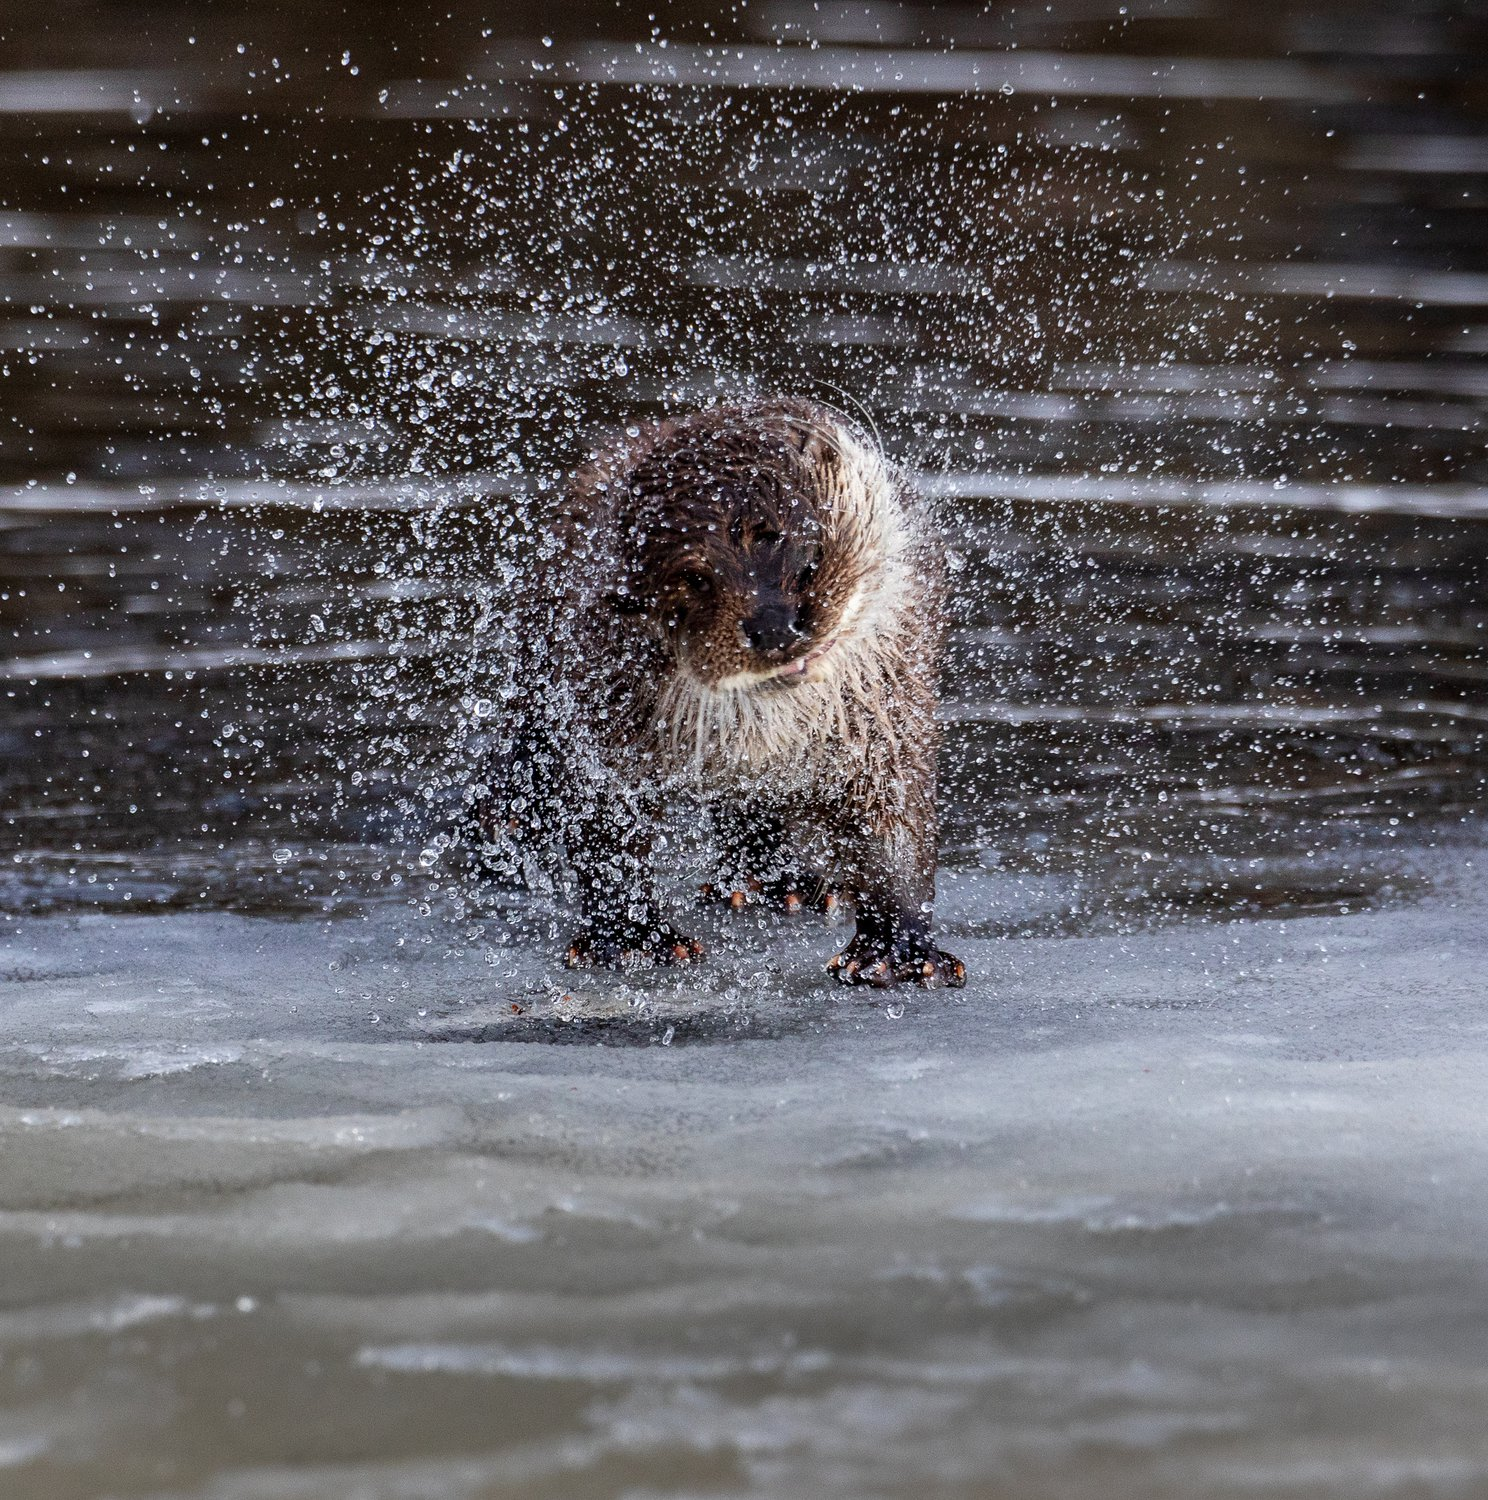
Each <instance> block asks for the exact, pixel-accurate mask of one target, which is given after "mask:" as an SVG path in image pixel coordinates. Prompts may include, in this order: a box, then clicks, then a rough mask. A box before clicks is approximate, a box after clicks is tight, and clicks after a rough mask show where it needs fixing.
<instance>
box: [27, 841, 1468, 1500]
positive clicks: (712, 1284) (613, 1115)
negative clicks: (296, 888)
mask: <svg viewBox="0 0 1488 1500" xmlns="http://www.w3.org/2000/svg"><path fill="white" fill-rule="evenodd" d="M1424 858H1425V864H1426V868H1427V869H1428V871H1430V872H1431V873H1432V874H1433V877H1434V883H1435V884H1434V890H1433V891H1432V892H1431V893H1430V894H1427V895H1425V896H1423V897H1421V898H1420V899H1418V900H1416V901H1414V902H1413V903H1412V904H1409V905H1399V906H1395V907H1391V908H1386V909H1379V910H1372V911H1368V912H1364V913H1361V914H1358V915H1352V916H1328V917H1305V918H1296V919H1292V920H1287V921H1248V922H1231V923H1227V924H1218V923H1201V922H1194V923H1189V924H1183V925H1177V926H1169V927H1166V928H1163V929H1160V930H1156V931H1150V932H1143V933H1139V934H1132V935H1127V936H1118V935H1105V936H1085V937H1065V938H1031V939H1024V940H1002V941H990V940H986V939H980V938H977V937H975V936H974V935H972V934H973V933H974V932H975V931H976V930H977V928H978V914H979V913H982V912H984V911H985V910H986V909H987V908H989V907H990V906H992V905H994V904H995V903H997V902H999V901H1004V900H1005V899H1006V893H1005V892H1003V891H1000V890H999V889H998V888H997V882H998V881H1000V880H1006V879H1008V878H1009V877H1005V876H999V875H997V874H996V873H994V872H986V873H971V874H967V875H964V876H963V877H962V878H961V879H959V880H958V881H957V882H956V883H955V885H954V887H953V889H952V890H951V891H950V892H949V896H950V899H949V900H948V902H947V903H946V910H947V916H948V922H949V926H950V930H951V935H952V936H953V937H954V942H953V943H952V946H953V947H955V948H956V949H957V950H958V951H959V952H961V953H962V955H963V956H964V957H965V958H966V959H967V961H968V964H969V967H970V969H971V972H972V981H971V983H970V985H969V986H968V988H967V989H966V990H965V991H963V992H960V993H958V994H945V993H940V994H929V995H921V994H918V993H907V994H904V995H902V996H897V997H893V1002H892V1009H893V1013H891V1012H890V1009H889V1006H888V1004H886V1001H885V999H884V997H882V996H877V997H872V998H865V997H862V996H859V995H857V994H854V993H846V992H839V991H836V990H833V989H830V988H828V986H827V985H826V983H825V981H824V980H823V979H822V978H821V977H820V970H819V962H820V959H821V958H822V957H823V956H825V954H826V953H827V952H829V951H830V948H831V945H832V941H833V938H834V936H837V935H836V934H831V933H827V932H823V931H821V930H820V929H818V928H815V927H813V928H810V929H805V930H801V931H797V932H796V933H795V935H791V934H790V933H781V932H779V931H777V930H776V929H775V928H773V927H771V926H770V925H769V924H768V923H765V924H763V925H760V924H753V923H751V922H750V921H748V920H746V921H745V922H744V924H743V926H742V928H741V929H740V939H739V943H738V945H737V951H734V952H730V953H728V954H726V955H723V956H721V957H719V958H717V959H715V960H713V961H710V963H709V964H708V965H707V966H705V967H704V968H703V970H702V971H701V972H700V973H698V974H694V975H688V976H685V977H681V976H663V977H660V978H657V977H651V978H645V977H637V978H632V979H628V980H623V981H622V980H592V979H591V980H586V981H585V982H584V983H583V984H582V985H580V986H578V987H575V986H572V985H570V984H569V983H568V982H567V981H568V979H569V977H570V976H566V975H563V974H562V973H561V971H554V970H552V969H551V968H550V967H549V957H548V955H547V953H546V952H544V951H540V950H538V949H537V948H531V947H521V946H518V947H514V948H501V949H494V950H491V951H489V952H487V951H484V950H482V949H481V948H480V947H479V946H463V945H462V944H461V942H460V941H459V937H460V935H459V932H458V931H457V930H456V929H454V928H452V927H449V926H447V925H444V924H441V923H440V922H438V921H437V920H434V919H425V920H419V919H417V918H415V917H414V916H413V915H411V914H407V913H404V912H403V911H401V910H398V909H388V908H383V909H381V910H377V911H373V912H372V913H370V914H368V915H365V916H364V917H361V918H357V919H341V920H336V921H329V922H322V921H311V920H295V921H283V920H277V921H268V920H255V919H251V918H245V917H236V916H231V915H173V916H159V917H138V918H132V919H115V918H112V917H104V916H83V917H78V916H74V917H56V918H33V919H24V920H19V921H14V922H12V923H10V924H9V925H8V927H7V929H6V938H5V945H4V949H3V953H0V1265H3V1266H4V1276H3V1278H0V1490H3V1492H4V1493H5V1494H7V1495H16V1496H24V1497H27V1500H30V1497H53V1496H56V1497H62V1496H68V1497H71V1496H82V1495H96V1494H108V1495H114V1496H144V1495H150V1496H156V1495H159V1496H167V1495H168V1496H188V1495H190V1496H198V1495H199V1496H209V1497H212V1500H249V1497H251V1500H265V1497H274V1500H286V1497H291V1500H299V1497H307V1500H308V1497H317V1500H318V1497H322V1496H332V1495H334V1496H342V1495H353V1494H354V1495H357V1496H368V1497H378V1500H383V1497H387V1500H414V1497H424V1496H428V1497H435V1496H437V1497H440V1500H445V1497H451V1496H454V1497H461V1496H471V1497H476V1496H479V1497H492V1496H496V1497H505V1496H513V1497H515V1496H519V1495H520V1496H523V1497H533V1496H537V1497H544V1496H551V1497H564V1500H568V1497H574V1496H581V1495H596V1496H598V1495H622V1494H623V1495H627V1496H634V1497H640V1496H663V1495H666V1496H683V1495H686V1496H696V1495H720V1496H736V1497H737V1496H770V1497H775V1496H780V1497H792V1500H794V1497H798V1496H799V1497H804V1496H813V1497H818V1496H827V1497H834V1496H841V1497H844V1500H862V1497H873V1496H899V1495H905V1496H907V1495H915V1496H916V1497H925V1496H934V1497H941V1496H945V1497H952V1496H954V1497H962V1496H965V1497H970V1496H974V1495H976V1496H985V1495H988V1494H1015V1495H1018V1496H1042V1495H1059V1496H1084V1495H1099V1496H1101V1497H1102V1500H1111V1497H1126V1496H1130V1497H1133V1500H1137V1497H1141V1500H1148V1497H1152V1496H1166V1495H1171V1496H1184V1497H1193V1496H1211V1495H1212V1496H1242V1495H1243V1496H1254V1495H1264V1494H1274V1495H1287V1496H1295V1495H1334V1494H1337V1495H1349V1496H1357V1495H1401V1496H1405V1495H1421V1494H1431V1495H1433V1496H1437V1495H1451V1496H1457V1495H1461V1496H1476V1495H1481V1494H1482V1493H1484V1492H1485V1489H1488V1423H1485V1421H1484V1414H1485V1411H1488V1248H1485V1244H1488V1239H1485V1235H1484V1233H1483V1219H1484V1211H1485V1207H1488V1131H1485V1123H1484V1111H1483V1102H1482V1101H1483V1090H1484V1081H1485V1078H1488V1017H1485V1013H1484V1010H1483V1004H1482V1001H1483V978H1482V976H1483V974H1484V972H1485V964H1484V960H1485V957H1488V921H1485V918H1488V891H1485V889H1484V884H1483V876H1482V856H1481V855H1479V854H1476V853H1475V852H1474V851H1473V850H1472V849H1459V850H1457V851H1455V852H1450V853H1442V854H1440V855H1438V856H1425V857H1424ZM1433 861H1434V863H1433ZM982 926H983V928H985V924H982ZM901 1004H902V1007H903V1009H902V1014H899V1013H898V1012H899V1009H900V1005H901ZM565 1039H567V1040H570V1041H573V1042H575V1043H577V1045H568V1046H552V1045H546V1043H549V1042H551V1041H556V1040H565ZM663 1043H666V1045H663ZM622 1044H623V1045H622Z"/></svg>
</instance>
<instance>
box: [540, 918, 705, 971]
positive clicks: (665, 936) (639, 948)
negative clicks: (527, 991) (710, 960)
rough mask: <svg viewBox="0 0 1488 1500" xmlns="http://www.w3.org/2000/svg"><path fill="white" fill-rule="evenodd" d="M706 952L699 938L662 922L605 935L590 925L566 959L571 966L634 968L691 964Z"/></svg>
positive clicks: (575, 937)
mask: <svg viewBox="0 0 1488 1500" xmlns="http://www.w3.org/2000/svg"><path fill="white" fill-rule="evenodd" d="M702 956H703V945H702V944H701V943H700V942H698V941H697V940H696V939H695V938H690V937H684V936H683V935H682V934H681V933H680V932H677V931H676V930H675V929H673V928H671V927H668V926H665V925H662V926H658V927H654V928H650V929H636V930H635V931H632V932H626V933H624V934H619V935H605V936H599V935H597V934H595V933H593V932H590V931H588V930H587V929H586V930H584V931H582V932H578V933H576V934H575V935H574V938H573V941H572V942H571V943H569V945H568V952H567V953H566V954H564V958H563V961H564V963H565V964H566V965H567V966H568V967H569V968H570V969H633V968H640V967H642V966H646V965H651V964H664V965H676V964H690V963H695V962H696V961H697V960H698V959H700V958H701V957H702Z"/></svg>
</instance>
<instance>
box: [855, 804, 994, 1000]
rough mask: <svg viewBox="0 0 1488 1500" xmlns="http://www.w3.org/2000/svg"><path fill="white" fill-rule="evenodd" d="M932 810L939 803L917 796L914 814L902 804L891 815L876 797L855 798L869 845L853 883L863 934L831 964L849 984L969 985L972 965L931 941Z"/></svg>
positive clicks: (864, 848)
mask: <svg viewBox="0 0 1488 1500" xmlns="http://www.w3.org/2000/svg"><path fill="white" fill-rule="evenodd" d="M916 803H918V804H919V806H918V808H916V805H915V804H916ZM931 806H933V798H931V799H925V798H913V797H912V798H910V799H908V806H907V807H906V806H905V805H904V804H903V803H901V804H899V805H897V806H894V807H891V808H887V809H885V808H883V807H882V806H881V805H879V804H878V799H877V797H876V796H873V795H871V794H869V795H863V796H861V797H860V798H858V799H855V802H854V805H852V806H850V808H849V810H848V811H849V816H851V817H852V818H853V820H854V822H855V824H856V828H857V831H858V834H859V837H860V839H862V842H861V843H860V845H859V848H860V851H861V852H860V859H859V862H858V869H857V871H856V873H855V878H854V881H853V884H854V887H855V895H856V917H857V929H856V931H855V932H854V933H853V936H852V941H851V942H849V943H848V945H847V947H846V948H844V949H843V950H842V952H841V953H839V954H837V955H836V957H835V958H833V959H832V960H831V962H830V963H829V964H828V965H827V968H828V971H829V972H830V973H832V974H833V975H834V976H835V977H836V978H837V979H839V980H841V981H842V983H844V984H867V985H872V986H874V987H875V988H878V989H884V988H887V987H888V986H890V985H893V984H895V983H897V982H899V981H901V980H903V981H908V982H913V983H915V984H920V985H923V986H925V987H926V988H927V989H933V988H936V987H938V986H941V985H945V986H947V987H948V988H951V989H958V988H960V986H961V985H963V984H965V983H966V965H965V964H963V963H962V962H961V960H960V959H959V958H957V957H955V956H954V955H953V954H950V953H947V952H946V951H945V950H944V949H943V948H937V947H936V946H935V943H934V942H933V941H932V940H931V930H930V923H931V908H932V905H933V903H934V897H935V819H934V815H933V813H932V812H930V811H929V808H930V807H931ZM916 814H917V815H916ZM865 833H866V834H867V837H866V839H864V838H863V835H864V834H865Z"/></svg>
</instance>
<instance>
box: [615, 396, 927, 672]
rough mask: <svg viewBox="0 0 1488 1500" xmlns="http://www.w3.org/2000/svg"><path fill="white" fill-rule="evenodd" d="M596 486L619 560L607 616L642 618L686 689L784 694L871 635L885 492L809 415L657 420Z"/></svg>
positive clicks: (761, 410) (866, 463)
mask: <svg viewBox="0 0 1488 1500" xmlns="http://www.w3.org/2000/svg"><path fill="white" fill-rule="evenodd" d="M648 439H649V440H648ZM874 485H877V486H879V487H880V488H882V489H884V490H885V493H884V494H875V493H870V492H869V491H870V490H871V488H872V487H873V486H874ZM606 488H607V489H609V490H610V493H611V496H612V499H613V500H614V501H616V502H618V505H617V510H618V513H619V515H620V517H621V523H620V530H621V533H622V535H623V537H624V540H625V542H626V544H627V545H626V551H627V553H628V556H627V560H626V566H625V568H624V582H623V584H622V586H621V588H620V589H619V590H618V591H617V593H616V594H615V595H613V596H612V599H611V602H612V605H613V607H615V608H616V609H618V610H620V611H621V612H622V613H628V614H632V615H635V614H641V615H644V616H645V617H646V620H647V622H648V624H649V625H650V626H651V629H652V633H653V634H654V635H655V636H656V637H657V638H659V639H660V640H662V641H663V642H665V644H666V647H667V649H668V651H669V652H670V653H671V655H672V657H673V658H674V661H675V664H676V666H677V667H678V668H679V669H681V670H682V671H684V672H685V673H687V674H688V676H690V677H691V678H693V679H694V680H695V681H696V682H697V683H699V684H700V685H701V686H703V687H705V688H710V689H713V690H715V691H721V692H730V691H741V690H742V691H756V690H757V691H777V690H788V689H789V688H791V687H794V686H799V685H800V684H801V683H803V682H808V681H812V680H815V679H816V678H818V677H820V676H822V675H823V674H825V673H826V672H828V671H830V670H831V667H832V664H833V661H834V658H835V657H836V655H837V654H838V653H840V652H841V651H842V650H843V649H844V647H846V646H847V645H848V644H849V643H850V642H851V641H852V640H853V639H855V638H857V637H859V636H861V635H862V634H863V633H864V632H865V631H867V630H870V629H871V628H872V620H871V614H872V611H871V610H870V609H869V608H867V606H868V605H869V604H870V603H871V601H872V597H873V594H874V591H875V590H876V589H877V588H878V587H879V586H880V585H881V582H882V575H883V573H884V570H885V565H886V563H887V561H888V558H887V557H886V555H885V553H886V544H887V541H888V536H887V534H886V528H885V525H884V520H885V517H884V516H883V515H881V514H879V512H880V511H882V510H883V509H884V508H885V507H888V506H892V504H893V491H892V481H891V480H890V479H889V477H888V474H887V470H886V469H885V468H884V466H883V464H882V463H881V462H880V461H878V460H877V458H876V456H874V455H870V454H869V453H868V452H867V450H866V449H865V448H864V447H862V446H861V445H860V444H859V443H858V442H857V441H856V440H855V439H854V438H853V437H852V436H851V435H850V433H849V432H848V431H847V430H846V429H845V428H844V427H842V426H841V425H840V424H838V423H837V422H836V421H835V420H833V419H830V418H824V416H823V414H822V413H820V412H819V411H817V410H816V409H815V408H808V407H805V406H804V405H802V406H796V405H794V404H791V405H787V404H784V403H781V404H775V405H770V406H756V407H740V408H715V409H713V410H711V411H706V412H701V413H698V414H696V415H695V416H693V417H689V418H683V419H681V420H679V421H676V422H672V423H668V424H663V425H662V426H660V427H658V428H656V429H654V430H653V431H652V432H651V433H649V434H647V435H646V438H644V439H643V440H642V442H641V443H640V444H638V445H637V447H635V448H633V449H632V450H631V451H630V454H629V461H628V462H626V463H624V464H622V465H621V466H620V467H619V469H618V471H612V472H611V474H610V475H609V476H608V479H607V484H606ZM895 513H897V508H895ZM889 529H890V530H892V528H889Z"/></svg>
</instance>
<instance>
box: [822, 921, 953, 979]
mask: <svg viewBox="0 0 1488 1500" xmlns="http://www.w3.org/2000/svg"><path fill="white" fill-rule="evenodd" d="M827 972H828V973H829V974H831V975H832V976H833V977H834V978H836V979H838V980H839V981H840V982H841V983H843V984H867V985H872V986H873V988H874V989H880V990H882V989H888V988H889V986H890V985H893V984H898V983H899V982H901V981H903V982H904V983H913V984H918V985H922V986H923V987H924V988H925V989H927V990H933V989H939V988H941V987H942V986H944V987H945V988H946V989H951V990H958V989H960V988H961V986H962V985H963V984H965V983H966V965H965V964H963V963H962V962H961V960H960V959H959V958H956V957H954V956H953V955H952V954H949V953H947V952H945V951H944V950H943V949H941V948H937V947H935V945H934V944H933V943H930V942H927V941H924V940H920V941H914V942H911V941H906V940H904V939H900V940H898V941H896V942H884V941H882V940H881V939H877V938H866V937H864V936H863V935H862V934H861V933H858V934H856V935H855V936H854V937H853V940H852V942H850V943H849V944H848V945H847V947H845V948H844V949H843V950H842V952H841V953H839V954H837V956H836V957H835V958H833V959H832V960H830V962H829V963H828V964H827Z"/></svg>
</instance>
